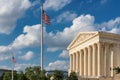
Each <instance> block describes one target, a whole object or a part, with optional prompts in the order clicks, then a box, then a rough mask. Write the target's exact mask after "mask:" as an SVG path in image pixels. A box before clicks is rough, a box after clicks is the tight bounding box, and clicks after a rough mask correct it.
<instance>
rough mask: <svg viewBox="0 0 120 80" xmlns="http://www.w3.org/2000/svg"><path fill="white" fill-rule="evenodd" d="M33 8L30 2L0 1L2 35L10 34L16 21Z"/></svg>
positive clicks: (23, 0)
mask: <svg viewBox="0 0 120 80" xmlns="http://www.w3.org/2000/svg"><path fill="white" fill-rule="evenodd" d="M30 6H31V3H30V1H29V0H12V1H10V0H0V33H4V34H9V33H11V31H13V30H14V28H15V26H16V21H17V19H19V18H20V17H22V16H23V14H24V12H25V11H26V10H27V9H28V8H29V7H30Z"/></svg>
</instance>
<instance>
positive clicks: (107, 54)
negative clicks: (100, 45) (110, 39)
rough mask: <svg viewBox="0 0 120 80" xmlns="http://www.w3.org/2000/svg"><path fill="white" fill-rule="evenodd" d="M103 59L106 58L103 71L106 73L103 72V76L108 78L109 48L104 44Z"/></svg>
mask: <svg viewBox="0 0 120 80" xmlns="http://www.w3.org/2000/svg"><path fill="white" fill-rule="evenodd" d="M105 45H106V46H105V56H106V57H105V58H106V64H105V69H106V72H105V76H106V77H108V76H109V70H110V67H109V49H108V48H109V46H108V44H107V43H106V44H105Z"/></svg>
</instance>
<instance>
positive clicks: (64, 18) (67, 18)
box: [57, 11, 77, 23]
mask: <svg viewBox="0 0 120 80" xmlns="http://www.w3.org/2000/svg"><path fill="white" fill-rule="evenodd" d="M76 17H77V14H76V13H73V12H70V11H66V12H64V13H62V14H61V15H59V16H58V17H57V22H58V23H60V22H61V21H62V22H64V21H72V20H73V19H74V18H76Z"/></svg>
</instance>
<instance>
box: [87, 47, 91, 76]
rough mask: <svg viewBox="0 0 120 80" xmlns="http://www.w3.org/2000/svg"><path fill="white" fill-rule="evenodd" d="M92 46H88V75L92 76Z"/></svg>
mask: <svg viewBox="0 0 120 80" xmlns="http://www.w3.org/2000/svg"><path fill="white" fill-rule="evenodd" d="M91 56H92V55H91V48H90V47H88V76H91V72H92V71H91V70H92V58H91Z"/></svg>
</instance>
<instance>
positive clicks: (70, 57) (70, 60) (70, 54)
mask: <svg viewBox="0 0 120 80" xmlns="http://www.w3.org/2000/svg"><path fill="white" fill-rule="evenodd" d="M72 69H73V68H72V54H70V72H71V71H72Z"/></svg>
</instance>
